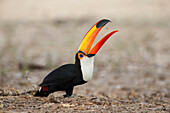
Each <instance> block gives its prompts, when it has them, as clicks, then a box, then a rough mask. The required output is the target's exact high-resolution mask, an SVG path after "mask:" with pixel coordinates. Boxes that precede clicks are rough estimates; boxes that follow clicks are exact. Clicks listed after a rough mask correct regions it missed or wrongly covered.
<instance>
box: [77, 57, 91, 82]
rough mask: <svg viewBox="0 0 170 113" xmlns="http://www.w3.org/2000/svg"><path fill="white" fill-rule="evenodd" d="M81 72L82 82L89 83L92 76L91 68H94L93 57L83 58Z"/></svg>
mask: <svg viewBox="0 0 170 113" xmlns="http://www.w3.org/2000/svg"><path fill="white" fill-rule="evenodd" d="M80 63H81V71H82V74H83V80H84V81H89V80H90V79H91V78H92V76H93V67H94V56H93V57H90V58H89V57H87V56H84V57H83V58H82V59H81V60H80Z"/></svg>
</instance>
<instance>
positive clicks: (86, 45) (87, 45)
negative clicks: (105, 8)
mask: <svg viewBox="0 0 170 113" xmlns="http://www.w3.org/2000/svg"><path fill="white" fill-rule="evenodd" d="M108 22H110V20H107V19H102V20H100V21H98V22H97V23H96V24H94V25H93V26H92V27H91V29H90V30H89V31H88V32H87V33H86V35H85V36H84V38H83V40H82V42H81V44H80V47H79V49H78V52H77V54H76V57H77V58H76V59H78V60H79V61H80V66H81V70H82V73H83V74H84V75H83V76H86V75H87V76H90V75H91V74H90V73H92V72H93V61H94V56H95V55H96V54H97V52H98V51H99V49H100V48H101V47H102V45H103V44H104V43H105V42H106V41H107V39H108V38H109V37H110V36H111V35H113V34H114V33H116V32H118V30H115V31H112V32H110V33H109V34H107V35H106V36H104V37H103V38H102V39H101V40H100V41H99V42H97V43H96V45H95V46H94V47H93V48H91V47H92V45H93V42H94V40H95V38H96V36H97V35H98V33H99V32H100V30H101V29H102V28H103V27H104V26H105V25H106V24H107V23H108ZM87 76H86V77H84V78H83V79H84V80H85V81H88V80H89V79H90V78H89V77H87Z"/></svg>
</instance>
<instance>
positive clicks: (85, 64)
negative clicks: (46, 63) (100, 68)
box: [34, 19, 118, 97]
mask: <svg viewBox="0 0 170 113" xmlns="http://www.w3.org/2000/svg"><path fill="white" fill-rule="evenodd" d="M108 22H110V20H107V19H102V20H100V21H98V22H97V23H96V24H94V25H93V26H92V28H91V29H90V30H89V31H88V32H87V33H86V35H85V36H84V38H83V40H82V42H81V44H80V47H79V49H78V52H77V53H76V55H75V64H65V65H63V66H61V67H59V68H57V69H55V70H53V71H52V72H51V73H49V74H48V75H47V76H46V77H45V78H44V80H43V82H42V83H41V84H40V85H39V87H40V89H39V90H38V91H37V92H36V93H35V95H34V96H40V97H47V96H48V95H49V94H50V93H53V92H55V91H65V92H66V94H65V95H64V97H69V96H72V93H73V88H74V86H77V85H81V84H84V83H86V82H88V81H89V80H90V79H91V78H92V76H93V67H94V56H95V55H96V53H97V52H98V50H99V49H100V48H101V47H102V45H103V44H104V43H105V42H106V40H107V39H108V38H109V37H110V36H111V35H112V34H114V33H116V32H118V30H115V31H112V32H110V33H109V34H107V35H106V36H105V37H103V38H102V39H101V40H100V41H99V42H98V43H97V44H96V45H95V46H94V47H93V48H92V49H91V47H92V44H93V42H94V40H95V38H96V36H97V35H98V33H99V31H100V30H101V29H102V28H103V26H105V25H106V24H107V23H108Z"/></svg>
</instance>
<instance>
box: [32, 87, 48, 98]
mask: <svg viewBox="0 0 170 113" xmlns="http://www.w3.org/2000/svg"><path fill="white" fill-rule="evenodd" d="M48 95H49V92H48V91H43V89H42V88H41V89H40V90H38V91H37V92H36V93H35V94H34V96H36V97H47V96H48Z"/></svg>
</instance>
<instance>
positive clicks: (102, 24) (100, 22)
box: [96, 19, 111, 28]
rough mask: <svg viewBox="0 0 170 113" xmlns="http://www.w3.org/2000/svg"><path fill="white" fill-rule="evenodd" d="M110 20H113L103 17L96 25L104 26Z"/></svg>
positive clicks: (98, 26)
mask: <svg viewBox="0 0 170 113" xmlns="http://www.w3.org/2000/svg"><path fill="white" fill-rule="evenodd" d="M108 22H111V21H110V20H108V19H102V20H100V21H99V22H98V23H97V25H96V27H97V28H100V27H103V26H104V25H106V24H107V23H108Z"/></svg>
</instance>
